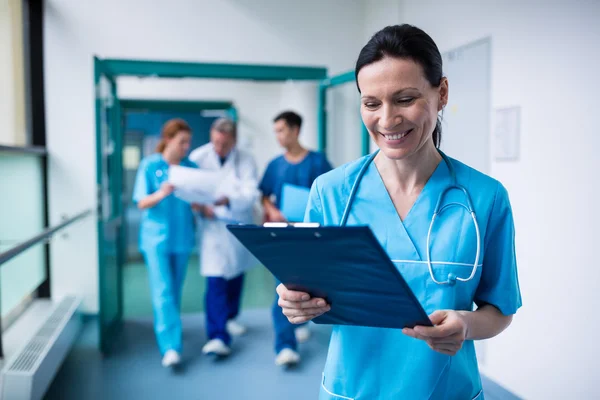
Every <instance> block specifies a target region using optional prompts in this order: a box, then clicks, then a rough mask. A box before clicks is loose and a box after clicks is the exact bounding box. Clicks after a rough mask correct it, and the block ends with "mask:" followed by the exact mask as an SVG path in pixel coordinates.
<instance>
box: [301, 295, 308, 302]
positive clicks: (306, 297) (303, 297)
mask: <svg viewBox="0 0 600 400" xmlns="http://www.w3.org/2000/svg"><path fill="white" fill-rule="evenodd" d="M308 299H310V296H309V295H307V294H305V295H304V296H302V300H304V301H306V300H308Z"/></svg>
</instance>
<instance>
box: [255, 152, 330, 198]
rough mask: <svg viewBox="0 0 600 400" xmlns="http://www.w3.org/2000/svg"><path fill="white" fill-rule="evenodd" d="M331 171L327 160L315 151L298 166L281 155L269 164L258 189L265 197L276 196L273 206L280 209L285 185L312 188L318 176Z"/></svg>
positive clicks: (309, 153)
mask: <svg viewBox="0 0 600 400" xmlns="http://www.w3.org/2000/svg"><path fill="white" fill-rule="evenodd" d="M330 170H331V165H330V164H329V162H328V161H327V158H325V156H324V155H323V154H321V153H317V152H315V151H309V152H308V154H307V155H306V157H304V158H303V159H302V161H300V162H299V163H297V164H292V163H291V162H289V161H288V160H287V159H286V158H285V157H284V156H283V155H281V156H279V157H277V158H275V159H274V160H272V161H271V162H270V163H269V165H268V166H267V169H266V171H265V174H264V176H263V178H262V181H261V182H260V185H259V187H258V188H259V189H260V191H261V192H262V194H263V195H264V196H267V197H269V196H272V195H273V196H275V199H274V202H273V204H274V205H275V207H277V208H279V200H280V199H281V190H282V188H283V184H284V183H288V184H291V185H296V186H301V187H305V188H310V187H311V185H312V184H313V182H314V180H315V179H317V177H318V176H320V175H321V174H324V173H325V172H328V171H330Z"/></svg>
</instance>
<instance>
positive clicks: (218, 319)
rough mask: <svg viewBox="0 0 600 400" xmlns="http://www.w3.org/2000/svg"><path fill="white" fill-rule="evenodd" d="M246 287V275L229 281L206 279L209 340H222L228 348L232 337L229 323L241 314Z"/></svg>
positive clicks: (218, 278)
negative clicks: (244, 288)
mask: <svg viewBox="0 0 600 400" xmlns="http://www.w3.org/2000/svg"><path fill="white" fill-rule="evenodd" d="M243 286H244V274H241V275H240V276H238V277H236V278H233V279H230V280H227V279H225V278H220V277H207V278H206V298H205V305H204V309H205V310H206V329H207V334H208V339H209V340H212V339H221V340H222V341H223V342H224V343H225V344H226V345H227V346H229V344H230V343H231V336H230V335H229V334H228V333H227V321H228V320H230V319H234V318H235V317H237V315H238V314H239V312H240V300H241V297H242V288H243Z"/></svg>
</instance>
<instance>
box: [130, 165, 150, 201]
mask: <svg viewBox="0 0 600 400" xmlns="http://www.w3.org/2000/svg"><path fill="white" fill-rule="evenodd" d="M148 195H150V185H149V184H148V163H147V162H146V161H143V160H142V162H141V163H140V166H139V167H138V170H137V174H136V176H135V184H134V186H133V202H134V203H135V204H137V203H138V202H139V201H140V200H141V199H143V198H145V197H146V196H148Z"/></svg>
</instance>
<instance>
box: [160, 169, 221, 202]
mask: <svg viewBox="0 0 600 400" xmlns="http://www.w3.org/2000/svg"><path fill="white" fill-rule="evenodd" d="M221 182H223V174H222V173H221V172H219V171H206V170H201V169H197V168H189V167H182V166H180V165H172V166H170V167H169V183H170V184H172V185H173V186H175V191H174V194H175V196H177V197H179V198H180V199H182V200H184V201H187V202H189V203H198V204H213V203H214V202H215V201H216V200H217V196H218V194H219V193H218V191H219V186H220V185H221Z"/></svg>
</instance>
